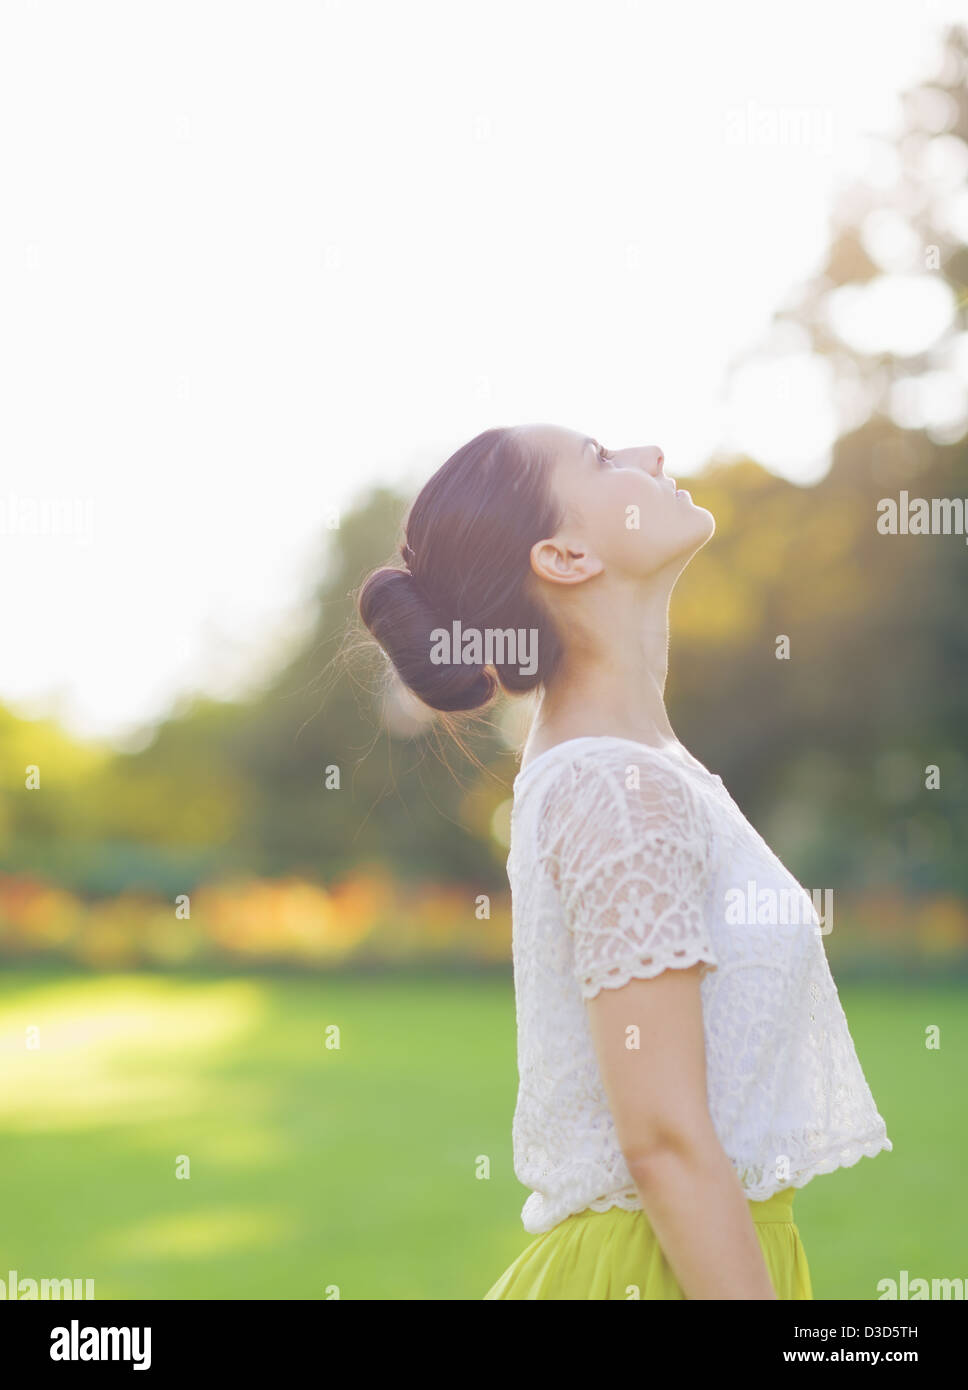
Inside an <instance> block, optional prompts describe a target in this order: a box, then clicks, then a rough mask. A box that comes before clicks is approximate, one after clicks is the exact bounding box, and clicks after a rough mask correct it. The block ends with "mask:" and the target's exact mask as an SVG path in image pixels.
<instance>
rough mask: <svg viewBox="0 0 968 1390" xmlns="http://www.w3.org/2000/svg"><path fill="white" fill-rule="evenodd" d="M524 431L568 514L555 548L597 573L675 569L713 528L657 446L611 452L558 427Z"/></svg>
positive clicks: (532, 427)
mask: <svg viewBox="0 0 968 1390" xmlns="http://www.w3.org/2000/svg"><path fill="white" fill-rule="evenodd" d="M522 433H523V434H525V435H526V436H527V437H528V438H529V439H530V440H533V442H534V443H535V444H537V445H538V446H540V447H542V448H544V449H545V450H546V451H547V452H548V454H549V455H550V456H551V457H553V458H554V460H555V463H554V468H553V475H552V479H551V486H552V488H553V490H554V493H555V496H556V497H557V499H558V501H559V503H560V504H561V506H562V508H563V509H564V513H565V520H564V522H563V524H562V526H561V528H560V529H559V532H558V536H557V540H558V543H559V544H560V545H562V546H567V547H568V549H569V550H573V551H577V552H579V553H581V554H584V555H585V556H586V557H588V559H589V560H595V561H598V562H599V565H600V568H599V570H598V571H597V572H602V571H612V573H613V574H616V575H621V576H625V577H629V578H646V577H648V576H649V575H652V574H656V573H657V572H659V571H660V570H664V569H666V568H667V567H669V566H672V567H673V568H674V569H675V571H676V572H678V571H680V570H681V569H682V568H683V566H684V565H685V564H686V563H687V562H688V560H689V559H690V557H691V556H692V555H693V554H695V552H696V551H697V550H698V549H699V548H700V547H701V546H703V545H705V543H706V541H708V540H709V538H710V536H711V535H712V534H713V531H714V530H715V529H716V522H715V520H714V518H713V515H712V513H711V512H708V511H707V510H706V509H705V508H704V507H697V506H696V504H695V502H693V500H692V498H691V497H690V495H689V493H688V492H687V491H685V489H677V488H676V485H675V481H674V479H672V478H667V477H666V475H665V471H664V467H663V462H664V461H663V456H662V450H661V449H660V448H659V447H658V445H657V444H643V445H639V446H636V447H634V448H630V449H615V450H608V449H606V448H605V447H604V446H603V445H601V444H600V443H599V441H598V440H597V439H589V438H587V437H586V436H585V435H584V434H580V433H577V432H576V431H574V430H567V429H562V428H561V427H559V426H557V425H528V426H524V427H522ZM542 558H543V559H545V558H547V557H546V556H544V555H543V557H542ZM542 567H543V566H542ZM549 577H557V576H553V575H549Z"/></svg>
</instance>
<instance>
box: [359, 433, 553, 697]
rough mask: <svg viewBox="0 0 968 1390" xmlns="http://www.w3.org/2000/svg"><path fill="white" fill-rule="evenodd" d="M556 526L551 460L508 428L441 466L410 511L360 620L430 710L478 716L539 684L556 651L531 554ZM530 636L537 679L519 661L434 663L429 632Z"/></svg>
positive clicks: (365, 595)
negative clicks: (506, 695)
mask: <svg viewBox="0 0 968 1390" xmlns="http://www.w3.org/2000/svg"><path fill="white" fill-rule="evenodd" d="M562 520H563V517H562V515H561V511H560V508H559V506H558V504H557V502H556V501H555V499H554V497H553V495H552V492H551V486H550V481H549V460H548V458H547V457H546V456H545V455H544V454H542V453H541V452H540V451H539V450H537V449H535V448H534V446H533V445H531V444H529V443H528V442H526V441H525V440H524V439H523V438H522V437H521V435H520V434H519V432H518V431H517V430H516V429H514V428H507V429H490V430H485V431H484V432H483V433H482V434H479V435H477V436H476V437H475V438H474V439H472V440H470V442H469V443H467V444H464V445H463V446H462V447H461V448H460V449H458V450H457V452H456V453H455V454H452V455H451V457H450V458H449V459H448V460H447V462H446V463H444V464H442V465H441V467H440V468H438V470H437V472H436V473H435V474H434V475H433V477H432V478H430V480H429V481H428V482H427V483H426V484H425V485H424V487H423V488H422V489H421V491H420V493H419V494H418V496H417V498H416V499H415V501H414V503H413V505H412V507H411V508H410V512H409V515H408V517H407V520H406V523H405V539H404V541H403V543H402V544H401V546H400V554H401V556H402V557H403V560H404V562H405V564H406V566H407V568H405V569H399V568H396V567H391V566H381V567H380V568H379V569H377V570H374V571H373V572H372V573H371V574H370V575H369V576H368V577H367V579H366V580H365V582H364V583H363V585H362V587H361V589H360V591H359V594H358V597H357V605H358V608H359V613H360V617H361V618H362V619H363V622H364V623H365V624H366V626H367V627H368V628H369V630H370V632H371V633H372V634H373V636H374V637H375V638H376V640H377V641H378V642H379V644H380V646H381V647H382V648H383V650H384V651H385V652H386V654H387V656H388V657H389V658H390V660H391V661H392V662H393V665H394V666H395V667H396V669H397V671H398V673H399V675H400V678H401V680H402V681H403V682H404V684H405V685H406V686H407V687H408V688H409V689H410V690H412V691H413V693H414V694H415V695H417V696H418V697H419V698H420V699H421V700H422V701H423V702H424V704H426V705H429V706H430V707H431V708H432V709H436V710H445V711H453V710H473V709H478V708H480V707H481V706H483V705H486V704H488V703H489V702H490V701H491V699H492V698H493V697H494V696H495V695H496V694H497V691H498V688H499V686H500V687H503V689H504V690H506V691H508V692H510V693H513V694H522V693H524V692H526V691H529V690H533V689H535V688H536V687H537V686H538V685H542V684H545V683H546V682H547V681H548V680H549V679H550V677H551V676H552V675H553V674H554V671H555V669H556V668H557V666H558V663H559V661H560V658H561V644H560V641H559V638H558V634H557V632H556V630H555V628H554V625H553V623H552V621H551V618H550V617H549V615H548V614H547V613H546V612H545V610H544V608H543V606H542V604H541V603H540V600H539V599H538V597H537V596H536V594H535V591H534V583H535V577H534V574H533V572H532V570H531V563H530V552H531V547H532V546H533V545H534V544H535V542H536V541H539V540H543V539H544V538H545V537H546V536H552V535H554V533H555V531H557V529H558V528H559V526H560V525H561V523H562ZM455 620H459V621H460V623H461V625H462V626H463V627H465V628H466V627H473V628H476V629H478V630H480V631H484V630H485V629H502V630H503V629H507V628H512V629H515V630H517V629H521V628H523V629H526V630H529V631H530V632H532V633H534V634H535V636H536V638H537V663H536V669H535V671H534V673H533V674H527V673H526V674H522V673H521V672H520V670H519V664H518V663H517V662H515V663H514V664H501V665H498V664H495V665H493V666H490V665H487V664H485V663H483V662H482V663H480V664H469V663H467V662H458V661H454V662H448V663H446V664H435V663H434V662H433V661H432V660H431V656H430V653H431V648H432V647H433V645H434V643H433V640H432V638H431V633H432V632H433V631H434V629H439V628H445V629H447V630H448V632H449V630H450V626H451V624H452V623H453V622H454V621H455Z"/></svg>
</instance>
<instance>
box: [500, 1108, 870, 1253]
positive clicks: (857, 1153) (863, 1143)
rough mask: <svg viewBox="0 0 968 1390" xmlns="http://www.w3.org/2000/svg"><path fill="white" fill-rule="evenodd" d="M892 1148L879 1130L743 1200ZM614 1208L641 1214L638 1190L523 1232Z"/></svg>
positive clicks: (749, 1191) (765, 1196) (748, 1190)
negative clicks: (869, 1136)
mask: <svg viewBox="0 0 968 1390" xmlns="http://www.w3.org/2000/svg"><path fill="white" fill-rule="evenodd" d="M893 1149H894V1145H893V1143H892V1142H891V1140H890V1139H888V1137H887V1133H886V1131H878V1132H877V1133H876V1134H875V1135H874V1136H873V1137H872V1138H869V1139H858V1140H854V1141H853V1142H851V1143H849V1144H840V1145H837V1146H836V1147H835V1148H834V1149H833V1150H832V1151H828V1152H827V1153H825V1154H822V1155H820V1156H818V1157H817V1158H816V1159H814V1161H813V1162H812V1163H810V1164H809V1165H808V1166H807V1167H806V1168H802V1169H800V1170H799V1171H798V1173H797V1175H796V1177H791V1178H789V1179H787V1180H785V1181H783V1182H780V1181H779V1180H777V1179H773V1180H772V1181H770V1182H762V1183H759V1184H753V1185H752V1186H751V1187H746V1186H745V1185H744V1188H743V1191H744V1192H745V1194H746V1200H747V1201H748V1202H766V1201H768V1200H769V1199H770V1198H771V1197H775V1196H776V1194H777V1193H778V1192H783V1191H784V1190H785V1189H786V1188H789V1187H796V1188H799V1187H806V1185H807V1183H808V1182H810V1181H811V1180H812V1179H813V1178H818V1177H821V1176H822V1175H823V1174H824V1173H833V1172H836V1170H837V1169H838V1168H853V1167H854V1166H855V1165H856V1164H858V1163H859V1162H860V1160H861V1159H862V1158H874V1157H876V1155H877V1154H879V1153H884V1152H891V1151H893ZM539 1195H540V1194H538V1193H533V1194H532V1196H539ZM530 1200H531V1199H530V1198H529V1200H528V1202H526V1203H525V1208H526V1209H527V1207H528V1206H529V1204H530ZM613 1207H620V1208H621V1209H622V1210H623V1211H641V1210H642V1201H641V1198H640V1197H639V1193H638V1189H637V1188H634V1187H632V1188H626V1189H625V1190H624V1191H622V1192H615V1193H613V1194H612V1195H611V1196H608V1197H596V1198H595V1200H594V1201H592V1202H589V1203H588V1204H587V1206H584V1207H582V1208H580V1210H579V1211H578V1212H567V1213H565V1215H563V1216H560V1217H558V1218H557V1219H556V1220H555V1221H553V1222H552V1223H551V1225H548V1226H542V1229H541V1231H534V1230H533V1220H532V1224H531V1225H526V1226H525V1229H526V1230H527V1231H528V1232H529V1233H530V1234H536V1235H540V1234H542V1233H543V1232H544V1231H548V1230H550V1229H551V1226H554V1225H557V1224H558V1222H560V1221H564V1220H566V1219H567V1217H568V1216H578V1215H581V1213H582V1212H586V1211H594V1212H605V1211H610V1210H611V1209H612V1208H613ZM524 1215H525V1213H524V1212H523V1213H522V1217H523V1216H524ZM528 1215H529V1216H530V1215H531V1213H530V1212H529V1213H528Z"/></svg>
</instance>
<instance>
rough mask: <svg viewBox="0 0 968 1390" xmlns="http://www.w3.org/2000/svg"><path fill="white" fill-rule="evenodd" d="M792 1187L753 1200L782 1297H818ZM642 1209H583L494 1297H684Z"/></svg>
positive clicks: (520, 1261)
mask: <svg viewBox="0 0 968 1390" xmlns="http://www.w3.org/2000/svg"><path fill="white" fill-rule="evenodd" d="M794 1190H795V1189H794V1188H792V1187H786V1188H784V1189H783V1191H782V1192H777V1193H776V1194H775V1195H774V1196H772V1197H770V1198H768V1199H767V1200H766V1201H765V1202H750V1204H749V1208H750V1215H751V1216H752V1218H753V1222H754V1224H755V1226H756V1234H757V1236H758V1237H759V1241H760V1248H761V1249H762V1251H763V1255H764V1257H765V1259H766V1267H767V1269H768V1270H769V1273H770V1278H771V1279H772V1281H773V1287H774V1288H775V1289H776V1292H777V1296H778V1298H780V1299H812V1298H813V1290H812V1288H811V1285H810V1270H809V1269H808V1268H807V1256H806V1251H805V1250H804V1248H803V1244H802V1242H801V1240H800V1232H799V1231H798V1230H797V1227H796V1223H795V1222H794V1220H793V1193H794ZM685 1297H686V1295H685V1294H684V1293H683V1292H682V1289H681V1288H680V1287H679V1283H678V1281H677V1279H676V1277H675V1275H674V1274H673V1272H672V1270H671V1269H670V1267H669V1262H668V1261H667V1260H666V1257H665V1255H664V1254H663V1253H662V1248H661V1247H660V1245H659V1242H658V1239H657V1238H656V1234H655V1232H654V1231H653V1229H652V1226H651V1224H650V1222H649V1218H648V1217H647V1216H646V1214H645V1212H644V1211H626V1210H624V1208H622V1207H610V1208H609V1210H608V1211H601V1212H599V1211H582V1212H578V1213H577V1214H576V1215H574V1216H569V1217H567V1219H566V1220H564V1221H560V1222H559V1223H558V1225H557V1226H553V1227H552V1228H551V1230H550V1231H545V1232H543V1233H542V1234H541V1235H539V1236H536V1237H535V1238H534V1240H533V1241H532V1242H531V1244H530V1245H529V1246H528V1247H527V1248H526V1249H525V1250H524V1251H522V1253H521V1254H520V1255H519V1256H518V1258H517V1259H516V1260H515V1261H514V1263H513V1264H512V1265H509V1266H508V1268H507V1269H506V1270H505V1271H504V1273H503V1274H502V1275H501V1277H500V1279H498V1281H497V1283H496V1284H493V1285H492V1286H491V1288H490V1289H488V1291H487V1293H486V1294H485V1295H484V1298H485V1299H489V1298H557V1299H579V1298H621V1299H636V1298H648V1299H684V1298H685Z"/></svg>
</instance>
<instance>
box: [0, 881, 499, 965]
mask: <svg viewBox="0 0 968 1390" xmlns="http://www.w3.org/2000/svg"><path fill="white" fill-rule="evenodd" d="M480 903H481V900H480V896H479V892H478V890H476V889H475V888H474V887H472V886H467V887H466V888H465V887H454V886H452V885H448V886H442V885H440V884H435V883H421V884H412V883H402V882H397V881H395V880H394V879H393V878H392V876H390V875H389V874H387V873H386V872H385V871H384V870H379V869H378V870H374V871H367V872H365V873H357V874H354V875H351V876H349V877H347V878H345V879H343V880H342V881H341V882H339V883H337V884H334V885H332V886H330V887H328V888H324V887H322V886H320V885H319V884H316V883H310V882H308V881H305V880H302V879H297V878H287V879H269V880H266V879H261V880H260V879H234V880H231V881H224V882H220V883H212V884H206V885H203V886H202V887H200V888H197V889H196V890H195V891H194V892H193V893H192V894H191V895H190V898H189V900H188V902H187V904H186V903H184V902H182V903H180V904H177V903H175V902H166V901H165V900H163V899H161V898H159V897H157V896H154V895H149V894H142V893H134V892H126V893H121V894H118V895H117V896H115V897H111V898H102V899H100V900H97V901H84V900H83V899H81V898H80V897H78V896H75V895H74V894H71V893H69V892H65V891H64V890H63V889H62V888H58V887H56V886H54V885H52V884H49V883H44V882H42V881H40V880H38V879H35V878H28V877H25V876H19V875H0V956H2V957H3V958H5V959H7V960H12V959H17V958H21V959H26V958H38V957H39V958H48V959H56V960H64V961H73V962H77V963H78V964H82V965H85V966H88V967H93V968H97V969H114V968H124V969H128V968H137V967H139V966H147V967H166V968H177V967H179V966H184V967H186V968H190V967H192V966H195V965H205V964H217V963H219V962H223V963H225V962H230V961H235V962H248V963H250V964H251V965H252V966H254V967H258V966H260V965H272V964H284V963H287V962H288V963H291V964H293V965H303V966H306V965H308V966H312V965H318V966H331V965H337V964H342V963H343V962H346V961H350V960H352V961H353V962H359V963H364V962H365V963H376V962H379V963H382V964H393V963H400V962H403V961H407V960H434V961H440V962H448V961H449V962H453V963H455V964H457V963H461V962H463V963H466V962H469V961H477V962H481V963H487V962H500V961H506V960H510V951H511V916H510V901H509V899H508V896H507V894H505V895H504V897H503V899H501V900H498V899H497V898H492V899H491V900H490V902H489V903H487V902H486V903H484V904H483V905H480ZM485 910H487V911H489V916H483V915H481V914H482V913H483V912H484V911H485ZM186 913H187V914H188V915H185V914H186ZM179 914H180V915H179Z"/></svg>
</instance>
